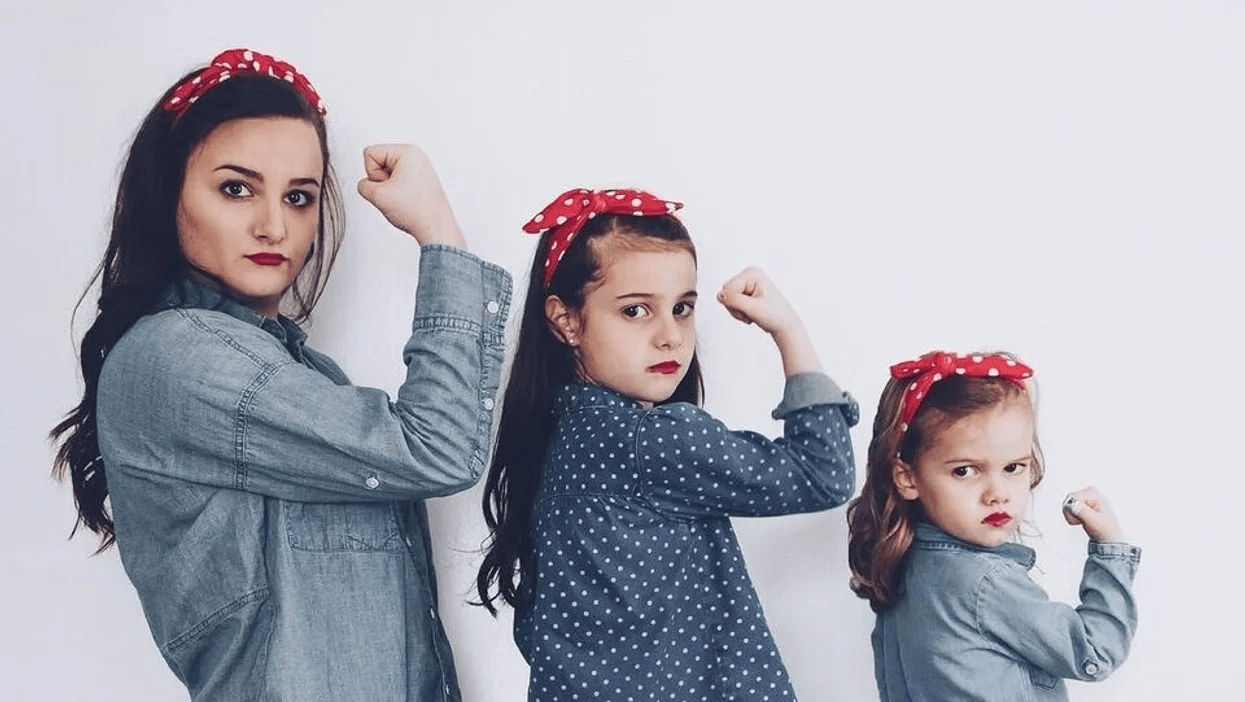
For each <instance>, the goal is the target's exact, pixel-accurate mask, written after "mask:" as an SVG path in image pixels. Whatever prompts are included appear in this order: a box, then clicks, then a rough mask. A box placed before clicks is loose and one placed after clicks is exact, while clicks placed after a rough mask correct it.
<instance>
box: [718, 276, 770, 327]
mask: <svg viewBox="0 0 1245 702" xmlns="http://www.w3.org/2000/svg"><path fill="white" fill-rule="evenodd" d="M718 302H720V303H722V306H723V307H725V308H726V311H727V312H730V313H731V316H732V317H734V318H735V319H738V320H739V321H741V322H743V323H745V324H751V323H752V321H753V313H754V311H755V310H756V308H757V306H758V305H759V304H760V302H759V301H758V300H757V298H756V297H754V296H753V295H751V294H749V293H748V292H745V289H744V288H743V286H732V285H727V286H724V287H723V288H722V290H721V291H719V292H718Z"/></svg>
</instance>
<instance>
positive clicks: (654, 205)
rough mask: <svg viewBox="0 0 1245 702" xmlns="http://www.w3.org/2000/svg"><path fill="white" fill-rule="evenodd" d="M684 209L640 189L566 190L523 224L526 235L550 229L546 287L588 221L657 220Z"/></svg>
mask: <svg viewBox="0 0 1245 702" xmlns="http://www.w3.org/2000/svg"><path fill="white" fill-rule="evenodd" d="M682 206H683V203H681V202H672V201H670V200H662V199H661V198H659V197H657V196H656V195H652V194H651V193H646V192H644V191H643V190H633V189H629V188H615V189H613V190H586V189H584V188H577V189H575V190H567V191H566V192H564V193H562V194H561V195H559V196H558V197H557V199H555V200H554V201H553V202H551V203H549V205H548V206H547V207H545V209H543V210H541V211H540V214H538V215H536V216H535V217H533V218H531V219H530V220H528V223H527V224H525V225H523V231H525V232H527V233H528V234H540V233H543V232H545V231H547V230H550V229H553V230H555V231H554V232H553V241H552V242H551V243H550V244H549V255H548V256H547V257H546V258H545V287H546V288H547V287H549V281H551V280H553V274H554V272H555V271H557V270H558V263H559V262H560V261H561V260H562V257H563V256H564V255H566V249H567V248H568V247H570V245H571V241H572V240H573V239H574V238H575V235H576V234H578V233H579V230H580V229H583V228H584V225H585V224H587V222H588V220H590V219H592V218H594V217H596V216H597V215H599V214H625V215H635V216H636V217H656V216H659V215H664V214H671V213H673V212H674V211H675V210H677V209H679V208H680V207H682Z"/></svg>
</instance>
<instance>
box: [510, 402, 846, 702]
mask: <svg viewBox="0 0 1245 702" xmlns="http://www.w3.org/2000/svg"><path fill="white" fill-rule="evenodd" d="M842 407H843V406H841V405H814V406H811V407H805V408H799V409H795V410H794V411H792V412H791V413H790V414H788V415H786V417H785V425H786V429H785V434H784V436H783V437H782V438H780V439H777V440H774V441H770V440H768V439H766V438H765V437H763V436H761V435H760V434H756V433H754V432H732V431H729V430H727V428H726V427H725V426H723V425H722V423H721V422H719V421H717V420H716V419H714V418H713V417H712V416H710V415H709V414H708V413H706V412H704V411H703V410H701V409H699V408H696V407H693V406H691V405H688V404H671V405H666V406H662V407H657V408H653V409H651V410H646V409H644V408H643V407H642V406H640V405H639V404H638V403H636V402H634V401H632V400H630V399H628V398H625V397H623V396H621V395H618V394H616V393H614V392H612V391H610V390H607V389H605V388H601V387H599V386H588V385H573V386H568V387H566V388H563V389H562V391H561V393H560V395H559V398H558V410H557V411H558V415H559V417H558V427H557V430H556V432H555V434H554V438H553V440H552V449H551V451H550V458H549V459H548V461H547V464H546V466H545V476H544V482H543V484H542V486H541V496H540V499H539V501H538V504H537V506H536V514H535V533H534V543H535V554H534V555H535V559H536V572H537V575H536V582H535V585H534V586H530V584H525V588H524V589H525V592H524V595H525V599H526V601H527V604H526V605H525V606H520V607H519V608H518V609H517V610H516V616H515V640H516V642H517V643H518V645H519V649H520V650H521V651H522V653H523V655H524V657H525V658H526V659H527V661H528V663H529V664H530V666H531V679H530V682H529V687H528V699H529V700H539V701H541V702H554V701H561V700H617V701H620V702H629V701H636V702H638V701H641V700H679V701H680V702H686V701H695V700H704V701H713V702H717V701H719V700H734V699H741V700H792V699H794V692H793V690H792V688H791V683H790V681H789V679H788V677H787V670H786V667H785V666H784V664H783V662H782V659H781V658H780V656H779V653H778V648H777V646H776V645H775V643H774V641H773V639H772V637H771V636H770V632H769V627H768V626H767V625H766V623H765V616H764V613H763V612H762V611H761V606H760V602H759V601H758V600H757V597H756V593H755V591H754V589H753V587H752V581H751V579H750V578H749V577H748V571H747V568H746V567H745V564H744V560H743V554H742V552H741V551H740V548H739V544H738V542H737V541H736V539H735V533H734V530H733V529H732V528H731V523H730V519H729V516H730V515H741V516H743V515H747V516H759V515H773V514H786V513H793V512H806V511H814V510H821V509H828V508H830V507H834V506H837V505H840V504H842V503H843V502H845V501H846V500H847V499H848V498H849V497H850V496H851V494H852V492H853V489H854V459H853V455H852V447H851V441H850V437H849V435H848V422H847V421H846V420H845V417H844V413H845V412H846V411H847V410H844V409H841V408H842ZM852 409H854V405H853V407H852Z"/></svg>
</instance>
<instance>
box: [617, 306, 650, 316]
mask: <svg viewBox="0 0 1245 702" xmlns="http://www.w3.org/2000/svg"><path fill="white" fill-rule="evenodd" d="M622 312H623V315H625V316H627V317H629V318H631V319H639V318H641V317H646V316H648V310H646V309H644V305H630V306H628V307H624V308H623V311H622Z"/></svg>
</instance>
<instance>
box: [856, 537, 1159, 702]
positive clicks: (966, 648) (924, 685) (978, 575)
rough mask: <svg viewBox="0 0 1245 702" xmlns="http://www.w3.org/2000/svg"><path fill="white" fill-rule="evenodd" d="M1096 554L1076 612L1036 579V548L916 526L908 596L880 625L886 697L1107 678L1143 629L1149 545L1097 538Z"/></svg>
mask: <svg viewBox="0 0 1245 702" xmlns="http://www.w3.org/2000/svg"><path fill="white" fill-rule="evenodd" d="M1088 551H1089V556H1088V558H1087V559H1086V561H1085V570H1084V574H1083V576H1082V578H1081V588H1080V600H1081V603H1080V604H1079V605H1078V606H1076V607H1071V606H1069V605H1066V604H1063V603H1061V602H1052V601H1050V599H1049V598H1048V597H1047V595H1046V592H1045V591H1044V590H1042V588H1041V587H1039V586H1038V584H1037V583H1035V582H1033V580H1032V579H1031V578H1030V577H1029V569H1030V568H1032V567H1033V563H1034V555H1035V554H1034V551H1033V549H1031V548H1029V547H1027V546H1022V545H1020V544H1016V543H1007V544H1003V545H1002V546H999V547H997V548H982V547H979V546H973V545H971V544H967V543H965V542H963V541H960V540H958V539H956V538H955V537H953V536H951V535H949V534H947V533H946V532H944V531H942V530H941V529H939V528H937V527H935V526H934V525H932V524H929V523H925V522H923V523H921V524H919V525H918V526H917V531H916V539H915V541H914V542H913V544H912V549H911V550H910V551H909V552H908V555H907V556H906V558H905V567H904V575H903V587H904V593H903V596H902V597H901V598H900V600H899V602H898V603H897V604H896V605H895V606H894V607H892V608H891V609H889V610H887V611H885V612H883V613H882V614H881V615H879V616H878V619H877V623H876V625H875V626H874V629H873V660H874V673H875V675H876V677H877V684H878V693H879V694H880V696H881V698H882V702H909V701H911V702H922V701H925V700H931V701H932V700H956V701H959V700H983V701H985V700H990V701H991V702H995V701H998V700H1007V701H1008V702H1013V701H1015V702H1027V701H1029V700H1038V701H1042V702H1045V701H1047V700H1067V699H1068V692H1067V687H1066V685H1065V684H1064V681H1063V679H1064V678H1074V679H1077V680H1087V681H1092V680H1102V679H1104V678H1106V677H1107V676H1108V675H1110V674H1111V672H1112V671H1113V670H1115V668H1116V667H1117V666H1119V665H1120V663H1122V662H1123V661H1124V658H1125V656H1127V655H1128V647H1129V644H1130V643H1131V642H1132V638H1133V633H1134V632H1135V631H1136V630H1137V606H1136V603H1135V602H1134V601H1133V596H1132V592H1131V588H1132V583H1133V577H1134V576H1135V575H1136V572H1137V565H1138V563H1139V562H1140V559H1141V550H1140V549H1139V548H1137V547H1136V546H1132V545H1130V544H1126V543H1120V542H1105V541H1104V542H1098V541H1090V542H1089V546H1088Z"/></svg>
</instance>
